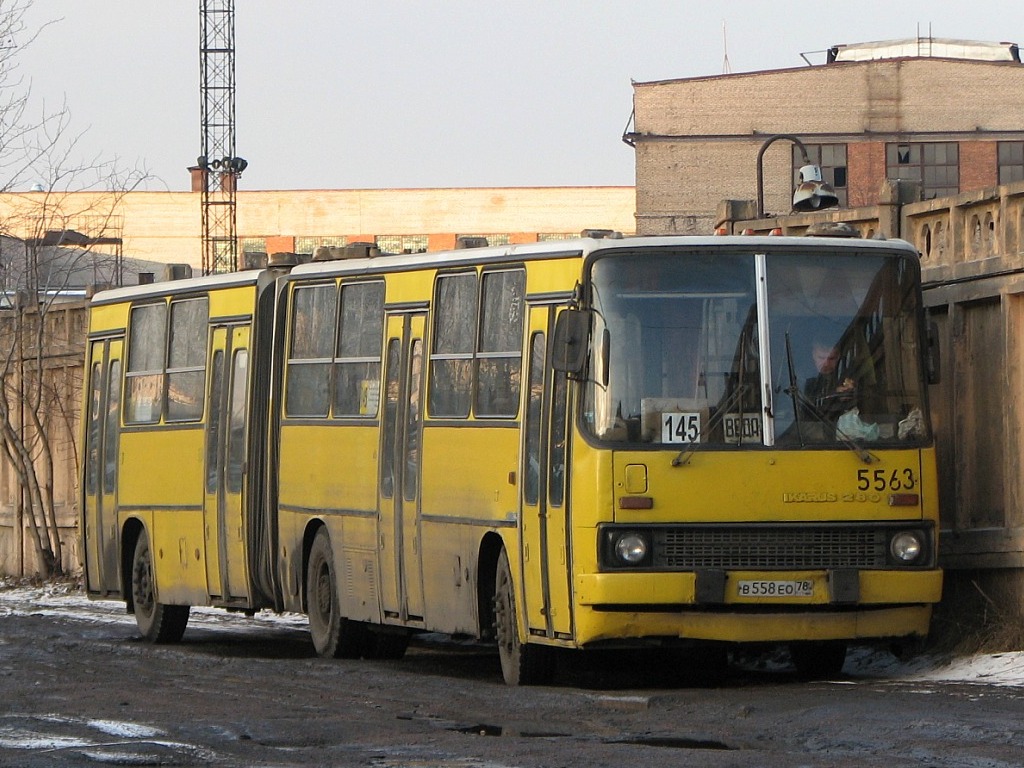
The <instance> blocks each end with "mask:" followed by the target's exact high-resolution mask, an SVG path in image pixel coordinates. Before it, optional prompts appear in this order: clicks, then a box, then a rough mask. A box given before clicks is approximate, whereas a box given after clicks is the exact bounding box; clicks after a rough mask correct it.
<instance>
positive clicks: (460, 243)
mask: <svg viewBox="0 0 1024 768" xmlns="http://www.w3.org/2000/svg"><path fill="white" fill-rule="evenodd" d="M488 245H490V243H489V242H487V238H486V237H480V236H479V235H459V236H458V237H457V238H455V250H457V251H461V250H463V249H464V248H486V247H487V246H488Z"/></svg>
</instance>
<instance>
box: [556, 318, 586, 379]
mask: <svg viewBox="0 0 1024 768" xmlns="http://www.w3.org/2000/svg"><path fill="white" fill-rule="evenodd" d="M589 336H590V313H589V312H587V311H586V310H582V309H566V310H563V311H562V312H561V314H559V315H558V319H557V320H556V321H555V337H554V342H553V348H552V351H551V364H552V366H553V367H554V369H555V370H556V371H561V372H563V373H570V374H576V375H579V374H581V373H583V366H584V364H585V363H586V361H587V339H588V337H589Z"/></svg>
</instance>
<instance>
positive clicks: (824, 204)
mask: <svg viewBox="0 0 1024 768" xmlns="http://www.w3.org/2000/svg"><path fill="white" fill-rule="evenodd" d="M780 139H785V140H786V141H791V142H793V143H794V144H795V145H796V146H797V147H798V148H799V150H800V156H801V157H802V158H803V163H804V164H803V166H802V167H801V168H800V183H799V184H798V185H797V188H796V190H795V191H794V192H793V210H794V211H801V212H806V211H817V210H821V209H822V208H831V207H832V206H833V205H837V204H838V203H839V197H838V196H837V195H836V191H835V190H834V189H833V188H832V185H831V184H829V183H828V182H826V181H824V180H823V179H822V176H821V168H820V166H818V165H815V164H814V163H812V162H811V159H810V158H809V157H808V156H807V147H805V146H804V144H803V142H802V141H800V139H798V138H797V137H796V136H792V135H790V134H788V133H778V134H776V135H774V136H769V137H768V138H767V139H765V142H764V144H762V145H761V148H760V149H759V150H758V151H757V218H759V219H763V218H764V153H765V151H766V150H767V149H768V147H770V146H771V145H772V144H774V143H775V142H776V141H779V140H780Z"/></svg>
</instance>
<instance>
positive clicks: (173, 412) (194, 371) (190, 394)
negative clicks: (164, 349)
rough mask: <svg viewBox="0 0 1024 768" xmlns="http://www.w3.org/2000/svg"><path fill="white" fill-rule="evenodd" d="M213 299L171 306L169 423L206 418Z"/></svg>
mask: <svg viewBox="0 0 1024 768" xmlns="http://www.w3.org/2000/svg"><path fill="white" fill-rule="evenodd" d="M209 318H210V302H209V299H207V298H205V297H203V298H201V299H187V300H185V301H174V302H171V338H170V350H169V357H168V360H167V420H168V421H196V420H198V419H201V418H203V406H204V405H205V402H204V400H205V396H206V333H207V330H206V328H207V324H208V322H209Z"/></svg>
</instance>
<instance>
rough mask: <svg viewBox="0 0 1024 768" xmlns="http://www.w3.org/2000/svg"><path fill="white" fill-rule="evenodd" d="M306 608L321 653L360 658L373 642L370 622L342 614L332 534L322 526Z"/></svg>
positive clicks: (308, 581) (310, 570) (308, 576)
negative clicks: (369, 629)
mask: <svg viewBox="0 0 1024 768" xmlns="http://www.w3.org/2000/svg"><path fill="white" fill-rule="evenodd" d="M306 612H307V615H308V617H309V634H310V636H311V637H312V638H313V647H314V648H316V652H317V653H318V654H319V655H320V656H324V657H325V658H333V659H358V658H359V657H360V656H362V655H363V652H364V650H365V649H366V647H367V644H368V642H369V638H368V630H367V629H366V626H365V625H363V624H361V623H360V622H358V621H351V620H350V619H346V618H345V617H344V616H342V615H341V603H340V601H339V600H338V581H337V579H336V578H335V571H334V555H333V553H332V551H331V537H330V535H329V534H328V533H327V529H326V528H321V529H320V530H319V531H317V532H316V536H315V537H314V538H313V546H312V548H311V549H310V550H309V566H308V567H307V569H306Z"/></svg>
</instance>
